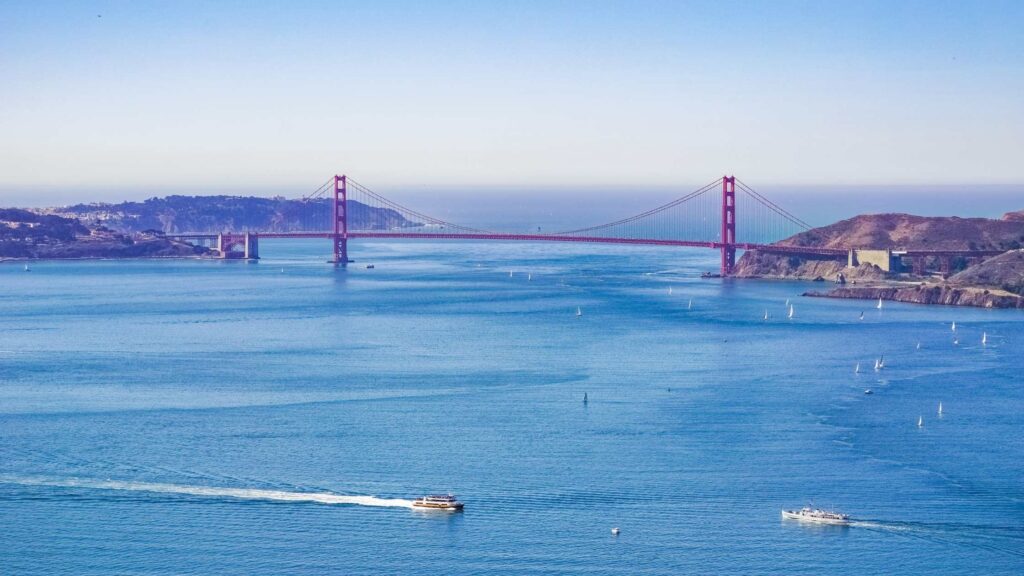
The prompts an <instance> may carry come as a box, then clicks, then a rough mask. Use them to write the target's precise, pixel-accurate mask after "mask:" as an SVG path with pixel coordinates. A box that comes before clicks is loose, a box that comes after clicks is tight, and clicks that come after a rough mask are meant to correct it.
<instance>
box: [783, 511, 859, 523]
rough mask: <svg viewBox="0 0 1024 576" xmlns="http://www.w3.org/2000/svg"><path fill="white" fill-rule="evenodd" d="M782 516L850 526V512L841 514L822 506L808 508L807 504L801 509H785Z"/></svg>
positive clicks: (790, 518)
mask: <svg viewBox="0 0 1024 576" xmlns="http://www.w3.org/2000/svg"><path fill="white" fill-rule="evenodd" d="M782 517H783V518H786V519H789V520H801V521H805V522H818V523H819V524H836V525H839V526H848V525H849V524H850V516H849V514H840V513H839V512H834V511H832V510H821V509H820V508H808V507H806V506H805V507H803V508H801V509H799V510H783V511H782Z"/></svg>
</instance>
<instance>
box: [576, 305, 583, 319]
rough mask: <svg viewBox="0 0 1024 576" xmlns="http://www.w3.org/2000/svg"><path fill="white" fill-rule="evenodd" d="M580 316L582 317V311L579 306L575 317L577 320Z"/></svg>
mask: <svg viewBox="0 0 1024 576" xmlns="http://www.w3.org/2000/svg"><path fill="white" fill-rule="evenodd" d="M580 316H583V309H582V308H580V307H579V306H577V307H576V317H577V318H579V317H580Z"/></svg>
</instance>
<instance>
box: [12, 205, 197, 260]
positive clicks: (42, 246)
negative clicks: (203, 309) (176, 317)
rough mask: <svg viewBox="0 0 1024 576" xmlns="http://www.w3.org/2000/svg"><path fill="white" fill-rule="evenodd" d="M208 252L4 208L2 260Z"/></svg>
mask: <svg viewBox="0 0 1024 576" xmlns="http://www.w3.org/2000/svg"><path fill="white" fill-rule="evenodd" d="M206 252H208V250H206V249H205V248H201V247H196V246H192V245H190V244H186V243H184V242H175V241H172V240H168V239H167V238H163V237H160V236H159V235H154V234H132V235H129V234H123V233H119V232H115V231H113V230H109V229H107V228H103V227H96V228H89V227H87V226H85V225H83V224H82V223H81V222H79V221H78V220H76V219H72V218H64V217H61V216H56V215H52V214H49V215H47V214H37V213H35V212H31V211H28V210H19V209H13V208H9V209H0V259H10V258H140V257H146V258H155V257H185V256H198V255H202V254H205V253H206Z"/></svg>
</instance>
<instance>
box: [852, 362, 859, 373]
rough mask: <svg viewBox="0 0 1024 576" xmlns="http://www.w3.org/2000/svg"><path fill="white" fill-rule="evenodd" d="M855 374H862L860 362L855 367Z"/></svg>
mask: <svg viewBox="0 0 1024 576" xmlns="http://www.w3.org/2000/svg"><path fill="white" fill-rule="evenodd" d="M853 373H854V374H860V362H857V365H856V366H854V367H853Z"/></svg>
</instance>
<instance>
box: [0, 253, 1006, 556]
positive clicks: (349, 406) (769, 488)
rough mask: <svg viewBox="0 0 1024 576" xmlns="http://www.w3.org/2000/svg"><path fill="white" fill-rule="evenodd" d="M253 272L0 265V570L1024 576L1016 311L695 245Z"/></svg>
mask: <svg viewBox="0 0 1024 576" xmlns="http://www.w3.org/2000/svg"><path fill="white" fill-rule="evenodd" d="M261 249H262V252H263V255H264V260H262V261H261V262H259V263H258V264H247V263H243V262H212V261H157V262H155V261H135V262H104V261H97V262H49V263H38V264H35V265H34V266H33V270H32V272H30V273H25V272H23V270H22V265H20V264H6V265H0V310H2V314H0V519H2V522H3V527H2V529H0V572H2V573H4V574H76V575H89V574H516V573H547V574H566V573H579V574H686V573H690V574H710V573H725V572H730V573H739V574H748V573H749V574H773V573H777V574H783V573H785V574H794V573H797V574H822V573H828V572H837V573H840V572H841V573H849V574H915V575H916V574H968V573H973V574H979V573H984V574H1020V573H1022V572H1024V520H1022V518H1024V481H1022V478H1024V440H1022V435H1021V431H1022V429H1024V428H1022V426H1024V384H1022V380H1021V378H1020V370H1021V368H1022V367H1024V361H1022V359H1024V352H1022V350H1024V314H1022V313H1021V312H1020V311H998V310H973V309H971V310H968V309H954V308H943V307H921V306H913V305H901V304H887V306H886V307H885V308H884V309H883V310H882V311H878V310H876V309H874V307H873V303H868V302H854V301H834V300H821V299H809V298H802V297H800V296H799V294H800V293H801V292H803V291H804V290H806V289H808V288H809V287H811V285H807V284H798V283H783V282H754V281H744V282H731V281H721V280H701V279H699V278H698V277H697V276H698V275H699V272H701V271H703V270H708V269H714V268H715V267H716V260H715V259H716V256H717V255H716V254H715V253H713V252H711V251H706V252H705V251H699V250H693V251H689V250H674V249H660V248H644V247H614V246H574V245H524V244H515V245H512V244H507V245H502V244H474V243H465V244H429V243H365V242H363V243H354V244H353V255H354V257H356V258H357V259H358V260H359V263H358V264H357V265H356V266H353V267H352V268H351V269H349V270H348V271H346V272H341V271H336V270H334V269H332V268H331V267H330V266H328V265H326V264H325V263H324V260H325V259H326V257H327V252H328V250H329V246H327V245H326V243H321V242H316V241H311V242H308V243H306V242H276V243H275V242H270V241H267V242H264V243H263V246H261ZM366 263H373V264H375V266H376V267H375V269H373V270H368V269H366V268H365V264H366ZM509 271H512V272H513V275H512V277H509ZM527 274H532V280H528V277H527ZM669 287H672V289H673V293H672V294H671V295H670V294H669V293H668V289H669ZM818 287H820V286H818ZM786 299H792V302H793V303H794V307H795V317H794V318H793V319H792V320H787V319H785V310H786V309H785V301H786ZM691 300H692V308H690V309H688V304H689V302H690V301H691ZM577 306H578V307H580V308H581V309H582V311H583V316H582V317H581V318H576V317H575V311H576V308H577ZM765 309H767V310H768V311H769V313H770V314H771V316H772V317H771V319H770V320H769V321H767V322H765V321H764V320H763V319H762V316H763V314H764V311H765ZM861 310H864V311H865V312H866V314H865V319H864V320H863V321H858V320H857V317H858V314H859V313H860V311H861ZM953 320H955V321H956V322H957V324H958V327H959V330H958V333H959V336H960V345H959V346H954V345H953V344H952V332H951V330H950V326H949V323H950V322H951V321H953ZM983 331H985V332H987V333H988V335H989V345H988V346H986V347H982V346H981V343H980V338H981V334H982V332H983ZM917 342H921V348H920V349H919V350H918V349H916V344H917ZM881 354H884V355H885V358H886V364H887V366H886V368H885V369H884V370H883V371H881V372H879V373H875V372H874V371H873V370H872V369H871V366H872V364H873V362H874V359H875V358H876V357H877V356H879V355H881ZM857 362H860V364H861V366H862V368H863V369H864V373H862V374H860V375H855V374H854V371H853V368H854V365H855V363H857ZM865 388H872V389H873V390H874V392H875V393H874V394H873V395H870V396H868V395H865V394H863V391H864V389H865ZM585 393H586V394H587V396H588V399H589V402H588V403H587V404H584V403H583V402H582V398H583V395H584V394H585ZM940 401H941V402H942V403H943V406H944V408H945V410H944V412H945V413H944V415H943V416H942V417H941V418H940V417H939V416H938V415H937V413H936V411H937V410H936V409H937V405H938V403H939V402H940ZM919 416H923V418H924V426H923V427H921V428H918V427H917V419H918V417H919ZM438 491H445V492H447V491H452V492H454V493H456V494H457V495H458V496H459V497H460V498H461V499H463V500H464V501H465V502H466V510H465V512H464V513H462V514H437V513H433V514H431V513H422V512H415V511H413V510H411V509H409V508H408V500H409V499H411V498H413V497H416V496H418V495H422V494H424V493H428V492H438ZM808 502H813V503H814V504H816V505H824V506H835V507H836V508H838V509H840V510H842V511H846V512H848V513H850V514H851V515H853V516H854V517H855V518H856V520H857V521H856V522H855V524H854V525H853V526H851V527H849V528H835V527H815V526H806V525H800V524H798V523H793V522H788V521H782V520H781V519H780V516H779V510H780V509H781V508H783V507H798V506H801V505H803V504H806V503H808ZM616 526H617V527H620V528H621V530H622V533H621V535H619V536H618V537H614V536H612V535H611V533H610V530H611V528H612V527H616Z"/></svg>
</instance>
